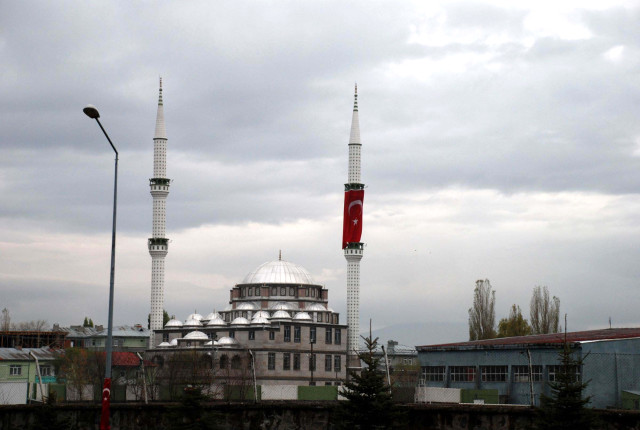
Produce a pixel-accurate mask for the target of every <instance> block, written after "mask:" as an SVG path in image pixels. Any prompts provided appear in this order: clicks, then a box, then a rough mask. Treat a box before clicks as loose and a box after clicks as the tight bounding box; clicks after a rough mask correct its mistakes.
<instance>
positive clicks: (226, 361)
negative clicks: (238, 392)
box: [220, 355, 229, 369]
mask: <svg viewBox="0 0 640 430" xmlns="http://www.w3.org/2000/svg"><path fill="white" fill-rule="evenodd" d="M227 367H229V357H227V356H226V355H223V356H222V357H220V369H226V368H227Z"/></svg>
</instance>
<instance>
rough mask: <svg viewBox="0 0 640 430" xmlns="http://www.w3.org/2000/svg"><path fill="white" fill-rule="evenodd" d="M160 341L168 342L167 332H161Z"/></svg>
mask: <svg viewBox="0 0 640 430" xmlns="http://www.w3.org/2000/svg"><path fill="white" fill-rule="evenodd" d="M162 341H163V342H169V333H162Z"/></svg>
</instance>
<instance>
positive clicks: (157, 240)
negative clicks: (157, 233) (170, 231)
mask: <svg viewBox="0 0 640 430" xmlns="http://www.w3.org/2000/svg"><path fill="white" fill-rule="evenodd" d="M147 246H148V247H149V253H150V254H151V255H152V256H159V257H161V256H164V255H167V251H169V239H165V238H161V237H152V238H149V241H148V244H147Z"/></svg>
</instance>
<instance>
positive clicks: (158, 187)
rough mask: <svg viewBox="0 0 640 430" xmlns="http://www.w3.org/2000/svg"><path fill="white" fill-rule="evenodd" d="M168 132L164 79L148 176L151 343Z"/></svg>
mask: <svg viewBox="0 0 640 430" xmlns="http://www.w3.org/2000/svg"><path fill="white" fill-rule="evenodd" d="M166 176H167V132H166V130H165V127H164V107H163V105H162V78H160V95H159V97H158V114H157V116H156V133H155V135H154V137H153V178H151V179H149V186H150V187H151V195H152V196H153V227H152V230H153V232H152V233H153V234H152V237H151V238H150V239H149V241H148V246H149V254H151V325H150V328H151V336H150V342H149V346H150V347H153V346H154V345H155V343H156V342H155V339H154V332H155V330H158V329H161V328H162V311H163V309H164V258H165V257H166V256H167V251H168V248H169V239H167V238H166V237H165V219H166V200H167V195H168V194H169V184H170V182H171V180H170V179H167V177H166Z"/></svg>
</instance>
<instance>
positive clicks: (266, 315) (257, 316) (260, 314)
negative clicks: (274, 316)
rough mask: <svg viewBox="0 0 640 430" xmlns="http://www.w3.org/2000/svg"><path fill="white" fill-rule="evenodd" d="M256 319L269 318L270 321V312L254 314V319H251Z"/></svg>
mask: <svg viewBox="0 0 640 430" xmlns="http://www.w3.org/2000/svg"><path fill="white" fill-rule="evenodd" d="M256 318H267V319H269V312H267V311H258V312H256V313H255V314H253V318H251V319H252V320H254V319H256Z"/></svg>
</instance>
